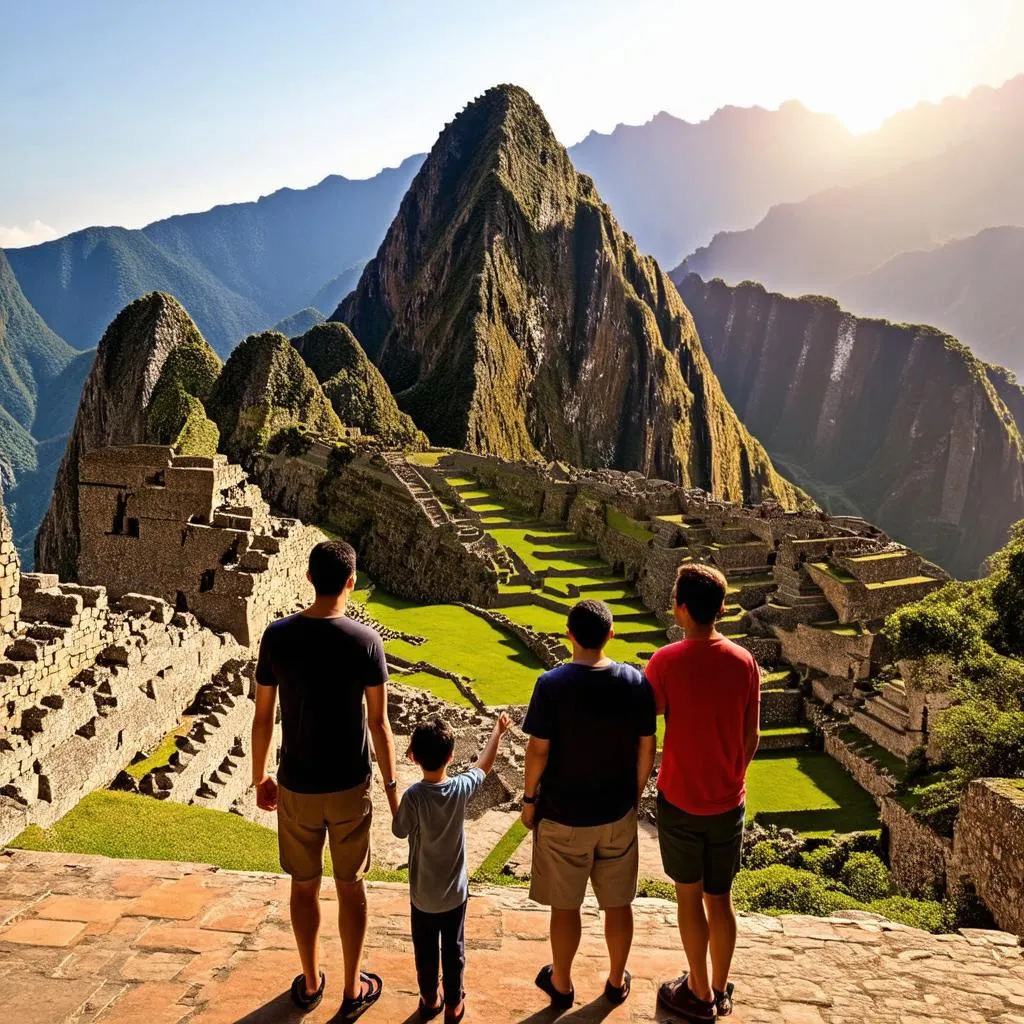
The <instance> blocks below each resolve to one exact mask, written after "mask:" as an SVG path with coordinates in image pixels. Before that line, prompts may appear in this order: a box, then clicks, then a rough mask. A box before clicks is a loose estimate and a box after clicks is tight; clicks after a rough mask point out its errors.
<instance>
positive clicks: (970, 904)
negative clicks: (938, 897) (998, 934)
mask: <svg viewBox="0 0 1024 1024" xmlns="http://www.w3.org/2000/svg"><path fill="white" fill-rule="evenodd" d="M942 912H943V929H944V930H945V931H951V932H955V931H957V929H959V928H994V927H995V922H994V921H993V919H992V915H991V913H989V909H988V907H986V906H985V904H984V903H982V902H981V899H980V898H979V896H978V894H977V892H975V890H974V886H973V885H972V884H971V883H970V882H969V881H967V879H966V878H960V879H957V881H955V882H953V884H952V885H951V886H950V887H949V893H948V895H947V896H946V900H945V902H944V903H943V904H942Z"/></svg>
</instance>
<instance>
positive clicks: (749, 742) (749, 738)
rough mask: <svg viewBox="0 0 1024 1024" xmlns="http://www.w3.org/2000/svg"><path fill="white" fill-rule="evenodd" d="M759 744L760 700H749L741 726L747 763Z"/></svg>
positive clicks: (751, 758)
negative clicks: (742, 725) (744, 719)
mask: <svg viewBox="0 0 1024 1024" xmlns="http://www.w3.org/2000/svg"><path fill="white" fill-rule="evenodd" d="M760 744H761V702H760V700H755V701H751V702H750V703H749V704H748V705H747V717H746V721H745V722H744V727H743V745H744V749H745V752H746V755H747V764H750V762H751V761H753V760H754V755H755V754H756V753H757V748H758V747H759V746H760Z"/></svg>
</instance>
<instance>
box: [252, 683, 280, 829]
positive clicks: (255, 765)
mask: <svg viewBox="0 0 1024 1024" xmlns="http://www.w3.org/2000/svg"><path fill="white" fill-rule="evenodd" d="M276 710H277V687H276V686H257V687H256V711H255V713H254V714H253V719H252V744H251V749H252V784H253V785H254V786H255V787H256V803H257V805H258V806H259V807H260V808H261V810H264V811H272V810H274V809H275V808H276V807H277V783H276V782H275V781H274V779H272V778H271V777H270V776H269V775H268V774H267V759H268V758H269V757H270V744H271V741H272V740H273V738H274V714H275V712H276Z"/></svg>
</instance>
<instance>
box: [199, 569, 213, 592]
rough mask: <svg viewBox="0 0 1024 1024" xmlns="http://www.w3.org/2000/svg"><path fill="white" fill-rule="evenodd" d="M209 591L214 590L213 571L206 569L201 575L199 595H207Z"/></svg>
mask: <svg viewBox="0 0 1024 1024" xmlns="http://www.w3.org/2000/svg"><path fill="white" fill-rule="evenodd" d="M208 590H213V570H212V569H204V570H203V571H202V573H200V575H199V593H200V594H205V593H206V592H207V591H208Z"/></svg>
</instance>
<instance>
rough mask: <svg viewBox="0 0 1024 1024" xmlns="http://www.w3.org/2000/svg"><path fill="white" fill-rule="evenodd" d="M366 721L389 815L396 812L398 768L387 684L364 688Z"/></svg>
mask: <svg viewBox="0 0 1024 1024" xmlns="http://www.w3.org/2000/svg"><path fill="white" fill-rule="evenodd" d="M365 692H366V720H367V724H368V725H369V727H370V735H371V736H372V737H373V752H374V754H376V755H377V765H378V767H379V768H380V773H381V776H382V777H383V779H384V792H385V793H387V797H388V806H389V807H390V808H391V813H392V814H396V813H397V812H398V766H397V765H396V764H395V737H394V735H393V733H392V732H391V721H390V719H389V718H388V684H387V683H381V684H380V685H379V686H368V687H367V688H366V691H365Z"/></svg>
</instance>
